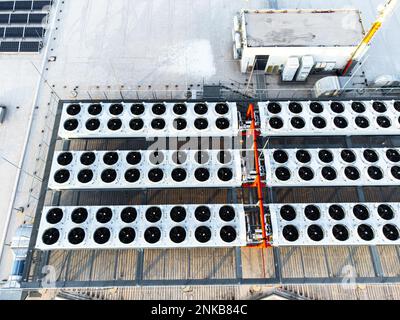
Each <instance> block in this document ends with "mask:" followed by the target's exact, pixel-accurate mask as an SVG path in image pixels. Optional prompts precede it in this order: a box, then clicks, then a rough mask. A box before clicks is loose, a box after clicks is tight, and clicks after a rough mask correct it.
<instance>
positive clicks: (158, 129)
mask: <svg viewBox="0 0 400 320" xmlns="http://www.w3.org/2000/svg"><path fill="white" fill-rule="evenodd" d="M238 132H239V120H238V112H237V105H236V103H224V102H219V103H206V102H202V103H200V102H198V103H183V102H179V103H126V102H121V103H109V102H100V103H79V102H74V103H65V104H64V106H63V110H62V116H61V121H60V128H59V132H58V135H59V136H60V138H63V139H79V138H135V137H150V138H151V137H201V136H204V137H233V136H236V135H237V134H238Z"/></svg>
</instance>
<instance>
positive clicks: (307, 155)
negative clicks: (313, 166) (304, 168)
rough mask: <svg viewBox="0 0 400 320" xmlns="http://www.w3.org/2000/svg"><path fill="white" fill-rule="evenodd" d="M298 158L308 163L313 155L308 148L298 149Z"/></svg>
mask: <svg viewBox="0 0 400 320" xmlns="http://www.w3.org/2000/svg"><path fill="white" fill-rule="evenodd" d="M296 159H297V161H299V162H301V163H308V162H310V161H311V155H310V153H309V152H308V151H307V150H298V151H297V152H296Z"/></svg>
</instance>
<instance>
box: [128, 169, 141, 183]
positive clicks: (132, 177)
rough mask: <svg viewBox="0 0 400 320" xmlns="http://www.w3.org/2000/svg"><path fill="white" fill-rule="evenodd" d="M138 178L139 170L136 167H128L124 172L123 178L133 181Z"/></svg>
mask: <svg viewBox="0 0 400 320" xmlns="http://www.w3.org/2000/svg"><path fill="white" fill-rule="evenodd" d="M139 179H140V171H139V170H138V169H129V170H127V171H126V172H125V180H126V181H128V182H129V183H134V182H136V181H138V180H139Z"/></svg>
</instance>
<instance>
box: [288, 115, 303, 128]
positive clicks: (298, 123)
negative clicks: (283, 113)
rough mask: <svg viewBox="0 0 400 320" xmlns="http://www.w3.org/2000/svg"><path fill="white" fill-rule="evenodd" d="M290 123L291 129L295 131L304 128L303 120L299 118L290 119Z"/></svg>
mask: <svg viewBox="0 0 400 320" xmlns="http://www.w3.org/2000/svg"><path fill="white" fill-rule="evenodd" d="M290 123H291V124H292V126H293V128H295V129H303V128H304V126H305V125H306V123H305V122H304V120H303V118H300V117H294V118H292V120H290Z"/></svg>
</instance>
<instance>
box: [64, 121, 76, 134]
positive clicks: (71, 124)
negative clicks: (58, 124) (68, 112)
mask: <svg viewBox="0 0 400 320" xmlns="http://www.w3.org/2000/svg"><path fill="white" fill-rule="evenodd" d="M78 125H79V122H78V120H76V119H68V120H66V121H65V122H64V129H65V130H67V131H74V130H75V129H76V128H78Z"/></svg>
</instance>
